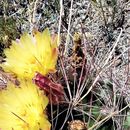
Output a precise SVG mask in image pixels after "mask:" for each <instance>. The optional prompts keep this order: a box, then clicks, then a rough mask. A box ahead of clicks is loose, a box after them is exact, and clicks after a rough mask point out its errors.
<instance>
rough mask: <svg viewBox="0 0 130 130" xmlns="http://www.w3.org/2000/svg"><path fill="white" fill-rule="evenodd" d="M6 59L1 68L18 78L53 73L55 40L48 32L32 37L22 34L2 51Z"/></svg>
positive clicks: (55, 58)
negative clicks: (38, 73)
mask: <svg viewBox="0 0 130 130" xmlns="http://www.w3.org/2000/svg"><path fill="white" fill-rule="evenodd" d="M4 53H5V55H6V59H5V61H6V62H4V63H3V64H2V65H1V66H2V67H3V69H4V70H5V71H6V72H13V73H15V74H16V75H17V76H18V77H20V78H32V77H33V76H34V74H35V72H40V73H41V74H43V75H46V74H48V73H51V72H55V65H56V62H57V55H58V54H57V38H56V37H55V38H53V39H52V38H51V36H50V33H49V30H48V29H45V30H44V31H43V32H42V33H40V32H38V31H37V32H35V34H34V35H30V34H27V33H25V34H23V35H22V36H21V38H20V39H19V41H18V40H17V41H13V42H12V45H11V47H10V48H7V49H5V51H4Z"/></svg>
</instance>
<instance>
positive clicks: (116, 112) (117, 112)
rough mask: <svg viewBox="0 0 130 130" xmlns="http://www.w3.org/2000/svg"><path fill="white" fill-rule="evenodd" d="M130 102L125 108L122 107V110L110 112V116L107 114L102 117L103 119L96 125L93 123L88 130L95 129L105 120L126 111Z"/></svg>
mask: <svg viewBox="0 0 130 130" xmlns="http://www.w3.org/2000/svg"><path fill="white" fill-rule="evenodd" d="M129 105H130V104H128V105H127V106H125V107H124V108H122V109H121V110H120V111H115V112H112V113H110V114H109V115H108V116H106V117H105V118H104V119H102V120H101V121H99V122H97V123H96V124H95V125H93V126H92V127H90V128H89V129H88V130H93V129H94V128H95V127H97V126H99V125H100V124H101V123H103V122H104V121H106V120H108V119H110V118H111V117H113V116H115V115H117V114H119V113H121V112H122V111H124V110H125V109H126V108H127V107H129Z"/></svg>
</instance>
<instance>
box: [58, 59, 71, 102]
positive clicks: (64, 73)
mask: <svg viewBox="0 0 130 130" xmlns="http://www.w3.org/2000/svg"><path fill="white" fill-rule="evenodd" d="M60 62H61V68H62V69H61V70H62V72H63V75H64V78H65V82H66V85H67V89H68V92H69V97H70V101H72V95H71V90H70V86H69V82H68V78H67V75H66V72H65V69H64V65H63V62H62V59H61V57H60ZM67 100H68V99H67ZM68 101H69V100H68Z"/></svg>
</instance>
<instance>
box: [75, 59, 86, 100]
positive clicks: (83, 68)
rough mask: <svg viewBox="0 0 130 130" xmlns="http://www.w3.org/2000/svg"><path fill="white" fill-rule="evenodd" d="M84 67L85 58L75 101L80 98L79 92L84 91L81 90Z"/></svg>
mask: <svg viewBox="0 0 130 130" xmlns="http://www.w3.org/2000/svg"><path fill="white" fill-rule="evenodd" d="M84 67H85V58H84V59H83V65H82V70H81V73H80V78H79V83H78V87H77V92H76V96H75V99H77V97H79V96H80V94H79V91H80V89H82V88H80V86H81V80H82V77H83V71H84Z"/></svg>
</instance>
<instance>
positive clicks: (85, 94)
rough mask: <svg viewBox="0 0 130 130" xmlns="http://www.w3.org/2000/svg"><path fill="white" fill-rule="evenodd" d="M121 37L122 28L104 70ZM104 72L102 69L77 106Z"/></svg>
mask: <svg viewBox="0 0 130 130" xmlns="http://www.w3.org/2000/svg"><path fill="white" fill-rule="evenodd" d="M121 35H122V28H121V31H120V34H119V36H118V38H117V40H116V42H115V44H114V46H113V48H112V50H111V52H110V53H109V56H108V58H107V59H106V61H105V63H104V65H103V67H102V68H104V67H105V66H106V65H107V63H108V61H109V59H110V58H111V57H112V54H113V53H114V51H115V48H116V46H117V44H118V42H119V40H120V37H121ZM103 70H104V69H102V70H101V71H100V72H99V74H98V76H97V77H96V79H95V80H94V82H93V84H92V85H91V87H90V88H89V89H88V91H87V93H86V94H85V95H84V96H83V97H81V98H80V100H79V101H78V102H77V103H76V105H77V104H78V103H79V102H81V101H82V100H83V99H84V98H85V97H86V96H87V95H88V93H89V92H90V91H91V90H92V88H93V87H94V85H95V84H96V82H97V81H98V79H99V78H100V75H101V74H102V73H103Z"/></svg>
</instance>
